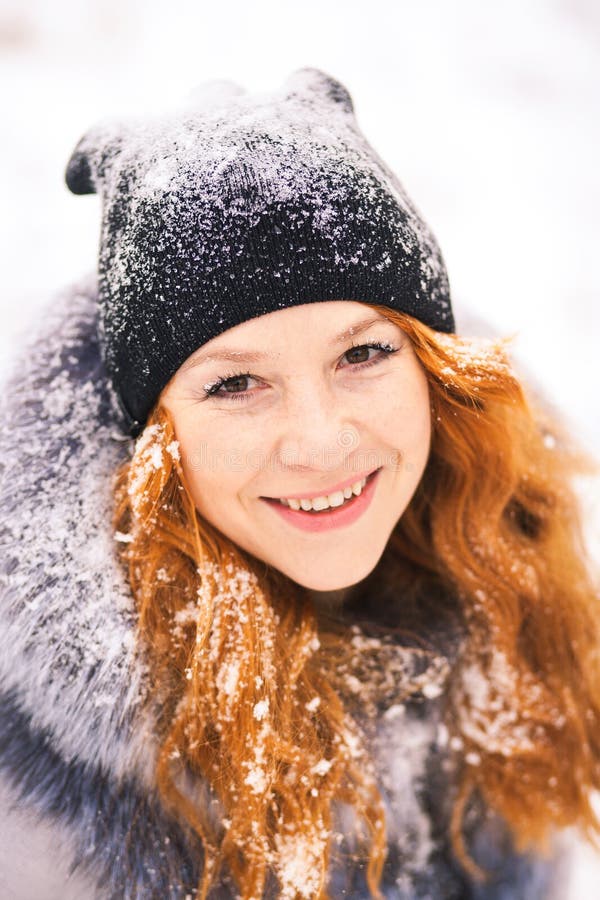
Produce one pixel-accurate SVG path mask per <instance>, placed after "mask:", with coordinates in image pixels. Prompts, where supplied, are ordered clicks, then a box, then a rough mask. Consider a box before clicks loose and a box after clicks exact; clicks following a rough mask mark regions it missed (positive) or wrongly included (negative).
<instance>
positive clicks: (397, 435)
mask: <svg viewBox="0 0 600 900" xmlns="http://www.w3.org/2000/svg"><path fill="white" fill-rule="evenodd" d="M383 422H384V423H387V426H386V428H385V432H384V433H386V434H387V435H388V441H389V443H390V444H392V445H393V446H394V447H395V448H397V449H398V450H399V451H400V453H401V454H402V456H403V457H404V458H405V459H410V461H411V462H412V463H414V464H415V465H418V466H419V468H420V469H422V468H423V467H424V465H425V462H426V461H427V458H428V456H429V449H430V446H431V406H430V397H429V387H428V384H427V380H426V378H425V376H424V375H423V374H422V373H421V372H417V373H416V374H415V375H414V376H413V377H411V378H407V379H405V380H403V383H402V384H401V385H399V386H398V391H397V392H395V396H394V400H393V401H392V402H391V403H389V404H388V406H387V409H386V411H385V413H384V417H383Z"/></svg>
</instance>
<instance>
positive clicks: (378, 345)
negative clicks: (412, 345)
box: [201, 341, 399, 403]
mask: <svg viewBox="0 0 600 900" xmlns="http://www.w3.org/2000/svg"><path fill="white" fill-rule="evenodd" d="M363 347H368V348H369V349H371V350H381V351H382V352H383V353H384V354H385V356H378V357H375V359H368V360H366V361H365V362H362V363H351V364H350V368H351V369H360V370H361V371H362V370H363V369H366V368H368V367H369V366H374V365H377V364H378V363H380V362H381V361H382V360H383V359H385V358H386V357H387V356H391V355H392V353H397V352H398V349H399V348H398V347H392V345H391V344H388V343H385V342H379V341H376V342H374V343H372V344H352V346H351V347H349V348H348V350H346V352H345V353H344V356H345V355H346V353H350V351H351V350H355V349H358V348H360V349H362V348H363ZM236 378H252V375H251V373H250V372H235V373H232V374H230V375H226V376H224V377H223V378H219V379H218V380H217V381H215V382H213V383H212V384H211V385H207V386H206V387H205V388H204V390H203V391H202V394H201V396H202V398H203V399H205V400H206V399H209V398H210V397H215V396H216V397H217V398H218V399H221V397H223V398H224V397H226V398H227V401H228V402H229V401H230V400H231V401H233V402H238V403H240V402H241V403H244V402H245V401H247V400H248V399H249V398H250V397H251V396H252V393H251V392H250V391H233V392H232V393H226V394H221V395H219V394H218V393H217V392H218V391H219V390H220V389H221V388H222V387H223V385H225V384H227V382H229V381H235V379H236Z"/></svg>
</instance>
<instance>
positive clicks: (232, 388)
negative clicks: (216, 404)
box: [222, 375, 248, 394]
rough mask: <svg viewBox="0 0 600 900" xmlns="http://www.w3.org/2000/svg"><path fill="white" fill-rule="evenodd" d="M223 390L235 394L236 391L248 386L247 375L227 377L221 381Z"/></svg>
mask: <svg viewBox="0 0 600 900" xmlns="http://www.w3.org/2000/svg"><path fill="white" fill-rule="evenodd" d="M222 387H223V390H224V391H225V392H226V393H231V394H235V393H237V392H238V391H244V390H246V388H247V387H248V376H247V375H238V376H237V377H236V378H228V379H227V381H224V382H223V385H222Z"/></svg>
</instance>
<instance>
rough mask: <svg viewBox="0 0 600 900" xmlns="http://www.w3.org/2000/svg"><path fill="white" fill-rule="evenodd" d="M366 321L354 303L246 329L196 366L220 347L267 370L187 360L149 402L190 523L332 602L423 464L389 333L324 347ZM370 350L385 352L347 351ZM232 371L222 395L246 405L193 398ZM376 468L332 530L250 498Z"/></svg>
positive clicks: (399, 357)
mask: <svg viewBox="0 0 600 900" xmlns="http://www.w3.org/2000/svg"><path fill="white" fill-rule="evenodd" d="M370 311H372V312H373V317H376V316H377V314H376V313H375V311H374V310H372V307H369V305H368V304H362V303H358V302H355V301H341V300H335V301H320V302H316V303H309V304H304V305H301V306H294V307H288V308H285V309H281V310H277V311H275V312H272V313H268V314H266V315H262V316H259V317H257V318H254V319H250V320H248V321H246V322H243V323H242V324H240V325H237V326H235V327H234V328H231V329H229V330H228V331H226V332H224V333H222V334H221V335H219V336H218V337H216V338H214V339H213V340H211V341H209V342H207V343H206V344H204V345H203V347H202V348H201V352H202V354H203V355H204V354H205V353H208V352H209V351H210V352H211V353H212V352H214V353H216V352H218V350H219V348H220V347H221V348H222V347H225V346H227V348H229V349H232V348H233V349H235V350H239V351H240V352H241V351H246V352H269V353H272V354H274V356H273V358H272V359H264V360H260V361H258V362H250V363H248V362H237V361H235V362H231V361H222V360H219V361H204V362H201V363H199V364H198V365H195V366H188V365H187V363H189V362H190V360H188V361H187V362H186V363H184V365H183V366H182V367H181V368H180V369H179V370H178V371H177V372H176V373H175V375H174V376H173V378H172V379H171V381H170V382H169V384H168V385H167V386H166V388H165V389H164V391H163V393H162V395H161V399H162V402H163V404H164V405H165V406H166V407H167V408H168V409H169V411H170V412H171V414H172V416H173V420H174V423H175V431H176V436H177V439H178V441H179V444H180V452H181V458H182V465H183V469H184V473H185V476H186V478H187V480H188V483H189V485H190V488H191V491H192V495H193V497H194V502H195V503H196V507H197V509H198V511H199V512H200V513H201V515H203V516H204V517H205V518H206V519H207V520H208V521H209V522H211V523H212V524H214V525H215V526H216V527H217V528H219V530H220V531H222V532H223V533H224V534H225V535H226V536H227V537H229V538H230V539H231V540H233V541H234V542H235V543H236V544H238V546H240V547H242V548H243V549H244V550H246V551H248V552H250V553H252V554H253V555H254V556H256V557H258V558H259V559H261V560H264V561H265V562H266V563H268V564H270V565H272V566H274V567H276V568H277V569H279V570H280V571H282V572H283V573H284V574H286V575H287V576H289V577H290V578H292V579H293V580H294V581H296V582H298V583H299V584H302V585H304V586H305V587H307V588H309V589H310V590H311V591H317V592H321V591H323V592H324V591H339V590H340V589H344V588H347V587H349V586H351V585H354V584H356V583H357V582H359V581H361V580H362V579H363V578H365V577H366V576H367V575H368V574H369V573H370V572H371V571H372V570H373V569H374V568H375V566H376V565H377V562H378V561H379V559H380V557H381V555H382V553H383V551H384V549H385V546H386V544H387V541H388V539H389V537H390V534H391V532H392V530H393V528H394V526H395V525H396V523H397V522H398V520H399V518H400V517H401V515H402V513H403V512H404V510H405V509H406V507H407V505H408V503H409V502H410V499H411V497H412V496H413V494H414V491H415V489H416V488H417V485H418V484H419V481H420V479H421V476H422V474H423V471H424V469H425V466H426V463H427V458H428V455H429V449H430V442H431V421H430V402H429V391H428V386H427V381H426V376H425V373H424V371H423V368H422V366H421V364H420V363H419V361H418V359H417V357H416V355H415V353H414V350H413V349H412V346H411V344H410V341H409V339H408V338H407V337H406V336H405V335H404V333H403V332H402V330H401V329H400V328H398V327H397V326H395V325H393V324H392V323H390V322H387V320H385V319H384V318H383V317H381V321H379V322H377V323H376V324H373V325H371V326H370V327H369V328H367V329H366V331H364V332H362V333H360V334H355V335H354V336H353V337H351V338H350V339H348V340H347V341H345V342H343V343H341V344H335V345H334V344H332V343H331V342H332V341H333V338H334V337H335V336H336V335H337V334H338V333H339V332H340V331H342V330H343V329H345V328H348V327H350V326H351V325H353V324H354V323H356V322H358V321H359V320H361V319H364V318H366V317H367V316H368V313H369V312H370ZM375 342H381V343H384V344H389V345H391V346H392V347H394V348H398V350H397V352H396V353H392V354H387V353H385V352H384V351H382V350H379V349H371V350H361V351H357V350H354V351H353V350H352V345H353V344H354V345H355V346H362V345H364V344H368V343H375ZM198 352H200V351H198ZM190 359H191V358H190ZM371 361H373V363H374V364H373V365H370V366H365V365H364V363H365V362H371ZM246 372H249V373H250V377H249V378H247V379H244V378H242V379H239V378H238V379H235V380H234V381H233V382H229V392H231V391H233V390H235V391H238V392H245V393H246V394H247V395H248V399H244V400H242V401H241V402H240V401H237V400H233V399H229V397H230V393H228V391H227V387H225V388H224V387H221V389H220V392H219V397H218V398H217V397H212V398H209V399H203V398H204V390H203V388H204V386H205V385H207V384H213V383H214V382H215V381H218V379H219V378H231V377H232V375H234V374H236V373H246ZM378 466H382V470H381V472H380V473H379V475H378V483H377V485H376V489H375V494H374V496H373V499H372V502H371V505H370V506H369V508H368V509H367V510H366V512H365V513H364V514H363V515H362V516H361V517H359V518H358V520H356V521H355V522H353V523H352V524H350V525H347V526H345V527H343V528H335V529H332V530H331V531H325V532H318V533H312V532H305V531H301V530H299V529H297V528H295V527H294V526H292V525H290V524H288V523H287V522H285V521H283V520H282V519H281V517H280V516H279V515H278V514H277V513H276V512H275V511H274V510H273V509H272V508H271V507H270V505H269V504H268V503H266V502H265V501H263V500H261V499H260V497H261V496H264V497H285V496H288V495H289V494H294V493H310V494H311V495H314V496H317V495H319V494H323V493H326V492H327V489H328V488H331V487H332V486H335V485H336V484H337V483H339V482H343V481H346V480H347V479H349V478H351V477H352V475H353V474H356V476H357V479H356V480H358V479H359V478H360V477H361V476H362V475H363V474H365V473H368V472H371V471H372V470H374V469H376V468H377V467H378Z"/></svg>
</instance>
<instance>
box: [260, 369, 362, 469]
mask: <svg viewBox="0 0 600 900" xmlns="http://www.w3.org/2000/svg"><path fill="white" fill-rule="evenodd" d="M357 444H358V429H357V428H356V426H355V425H354V424H353V423H352V418H351V415H350V410H349V409H348V408H347V407H346V406H345V405H343V404H342V403H341V401H340V398H339V395H337V396H336V395H335V393H334V392H333V391H331V390H330V389H329V387H328V385H327V384H324V383H323V381H317V380H315V379H305V380H303V381H301V380H300V379H297V380H296V383H295V389H294V390H293V391H292V390H290V391H289V393H288V395H287V397H286V401H285V403H284V404H283V405H282V413H281V418H280V419H278V421H277V424H276V426H275V442H274V453H275V455H276V462H277V463H278V465H279V466H280V467H282V468H285V469H288V470H289V469H292V470H301V469H306V470H311V471H313V472H318V471H335V470H338V471H339V470H340V469H341V465H342V463H343V461H344V459H345V458H346V457H347V455H348V453H350V452H352V451H353V450H354V449H355V447H356V445H357Z"/></svg>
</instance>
